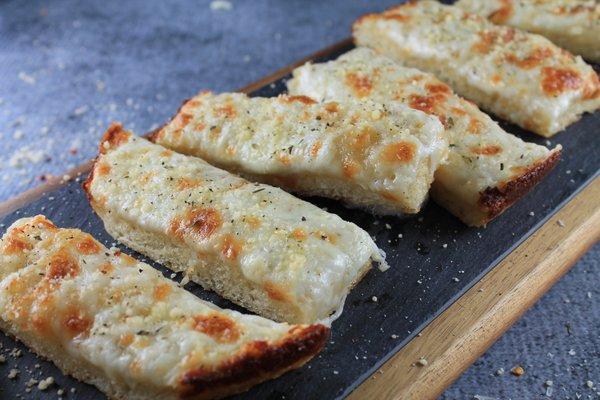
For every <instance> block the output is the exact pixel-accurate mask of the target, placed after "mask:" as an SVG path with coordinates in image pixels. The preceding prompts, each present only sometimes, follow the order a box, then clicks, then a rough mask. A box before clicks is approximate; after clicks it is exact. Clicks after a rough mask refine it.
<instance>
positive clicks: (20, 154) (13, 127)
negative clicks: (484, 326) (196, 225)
mask: <svg viewBox="0 0 600 400" xmlns="http://www.w3.org/2000/svg"><path fill="white" fill-rule="evenodd" d="M393 3H394V0H384V1H378V2H374V1H373V2H371V1H365V0H360V1H359V0H336V1H328V2H323V1H316V0H315V1H304V0H302V1H301V0H293V1H283V0H282V1H275V0H270V1H269V0H254V1H232V2H223V1H213V2H211V1H203V0H196V1H182V0H179V1H168V2H166V1H147V0H145V1H144V0H135V1H77V0H52V1H49V0H48V1H45V2H39V1H28V2H24V1H17V0H13V1H7V0H4V1H0V143H2V151H1V152H0V201H2V200H6V199H8V198H10V197H11V196H14V195H16V194H18V193H19V192H22V191H23V190H25V189H28V188H31V187H33V186H35V185H37V184H39V183H40V182H41V181H43V180H44V179H45V178H46V177H47V175H48V174H53V175H61V174H62V173H64V171H66V170H67V169H68V168H69V167H73V166H75V165H78V164H80V163H82V162H83V161H85V160H87V159H89V158H91V157H92V156H94V154H95V152H96V147H97V144H98V141H99V138H100V135H101V133H102V132H103V130H104V129H105V128H106V127H107V125H108V123H109V122H110V121H113V120H117V121H122V122H123V123H124V124H125V126H126V127H127V128H130V129H133V130H135V131H136V132H146V131H148V130H150V129H151V128H153V127H155V126H157V125H158V124H160V123H163V122H164V121H166V120H167V119H168V118H169V117H170V116H171V115H172V114H173V113H174V112H175V110H176V109H177V108H178V107H179V105H180V103H181V102H182V100H183V99H185V98H188V97H190V96H192V95H193V94H195V93H196V92H198V91H200V90H202V89H212V90H215V91H226V90H235V89H237V88H240V87H242V86H244V85H245V84H247V83H250V82H252V81H255V80H257V79H259V78H261V77H263V76H265V75H267V74H269V73H271V72H273V71H275V70H276V69H278V68H280V67H283V66H285V65H287V64H289V63H291V62H293V61H296V60H298V59H299V58H301V57H304V56H306V55H308V54H310V53H312V52H314V51H316V50H318V49H321V48H323V47H324V46H326V45H329V44H331V43H334V42H336V41H338V40H340V39H343V38H345V37H348V36H349V35H350V26H351V23H352V21H353V20H354V19H355V18H357V17H358V16H360V15H361V14H364V13H367V12H372V11H380V10H382V9H384V8H386V7H388V6H390V5H392V4H393ZM599 259H600V246H596V247H595V248H594V249H593V250H592V251H590V252H589V253H588V254H587V255H586V256H585V257H584V258H583V259H582V260H581V261H580V262H579V263H578V264H577V266H576V267H575V268H574V269H573V270H572V271H571V272H570V273H569V274H568V275H567V276H566V277H565V278H564V279H562V280H561V281H560V282H559V283H558V284H557V285H556V286H555V287H554V288H553V289H552V290H551V291H550V292H549V293H548V294H547V295H546V296H545V297H544V298H543V299H542V300H541V301H540V302H539V303H537V304H536V305H535V307H534V308H533V309H532V310H531V311H529V312H528V313H527V314H526V315H525V317H524V318H523V319H522V320H521V321H519V322H518V323H517V324H516V325H515V326H514V327H513V328H512V329H510V331H508V333H507V334H505V335H504V336H503V337H502V338H501V339H500V340H499V341H498V342H497V343H496V344H495V345H494V346H493V347H492V348H491V349H490V350H489V351H488V352H487V353H486V354H485V355H484V356H483V357H481V358H480V359H479V360H478V361H477V362H476V363H475V365H473V366H472V367H471V368H469V370H468V371H467V372H466V373H465V374H464V375H463V376H462V377H461V378H460V379H459V380H458V381H457V382H456V383H455V384H453V385H452V386H451V387H450V388H449V389H448V390H447V391H446V393H445V394H444V395H443V398H444V399H448V400H449V399H470V398H481V399H487V398H493V399H537V398H555V399H578V398H584V399H587V398H594V399H596V398H600V394H599V393H598V392H599V391H600V340H599V335H600V302H599V299H600V289H599V288H600V286H599V285H598V272H599V271H598V264H599V262H598V260H599ZM516 365H521V366H522V367H523V368H524V369H525V373H524V375H522V376H521V377H515V376H513V375H512V374H511V373H510V372H509V371H510V369H511V368H513V367H515V366H516ZM502 371H504V373H502ZM32 393H34V392H32Z"/></svg>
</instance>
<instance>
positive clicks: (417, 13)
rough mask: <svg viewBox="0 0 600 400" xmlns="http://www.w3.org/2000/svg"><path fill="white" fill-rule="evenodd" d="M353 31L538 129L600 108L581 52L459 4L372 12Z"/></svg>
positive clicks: (552, 129) (599, 91)
mask: <svg viewBox="0 0 600 400" xmlns="http://www.w3.org/2000/svg"><path fill="white" fill-rule="evenodd" d="M354 37H355V39H356V42H357V43H358V44H359V45H363V46H368V47H372V48H374V49H376V50H377V51H379V52H381V53H385V54H388V55H390V56H392V57H393V58H394V59H396V60H398V61H399V62H400V63H402V64H404V65H407V66H409V67H416V68H419V69H421V70H424V71H427V72H431V73H434V74H435V75H436V76H437V77H439V78H440V79H442V80H443V81H445V82H447V83H449V84H450V85H451V86H452V87H453V88H454V89H455V90H456V92H457V93H458V94H460V95H462V96H464V97H466V98H467V99H470V100H473V101H474V102H476V103H477V104H479V105H480V106H481V107H482V108H484V109H487V110H489V111H491V112H493V113H495V114H497V115H499V116H501V117H502V118H505V119H507V120H509V121H511V122H514V123H516V124H518V125H520V126H522V127H524V128H525V129H529V130H532V131H534V132H536V133H538V134H540V135H544V136H551V135H553V134H555V133H556V132H558V131H560V130H562V129H564V128H565V127H566V126H567V125H568V124H570V123H571V122H573V121H575V120H577V119H578V118H579V116H580V115H581V114H582V113H583V112H585V111H593V110H595V109H597V108H598V107H600V81H599V80H598V76H597V75H596V73H595V72H594V70H593V69H592V68H591V67H590V66H589V65H587V64H586V63H585V62H584V61H583V60H582V59H581V58H580V57H574V56H572V55H571V54H570V53H568V52H566V51H564V50H562V49H560V48H558V47H556V46H555V45H554V44H552V43H551V42H550V41H549V40H547V39H545V38H543V37H542V36H538V35H534V34H529V33H525V32H523V31H520V30H517V29H515V28H512V27H505V26H498V25H494V24H493V23H491V22H490V21H488V20H487V19H485V18H484V17H481V16H479V15H475V14H469V13H467V12H465V11H464V10H462V9H460V8H458V7H453V6H445V5H442V4H440V3H438V2H435V1H429V0H425V1H419V2H414V3H409V4H406V5H403V6H399V7H396V8H393V9H391V10H389V11H386V12H385V13H383V14H378V15H367V16H364V17H362V18H361V19H359V20H358V21H357V22H356V23H355V25H354Z"/></svg>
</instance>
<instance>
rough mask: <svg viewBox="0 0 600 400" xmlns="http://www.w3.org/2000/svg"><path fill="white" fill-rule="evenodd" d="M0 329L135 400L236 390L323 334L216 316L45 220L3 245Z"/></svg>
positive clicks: (142, 267) (296, 359) (26, 222)
mask: <svg viewBox="0 0 600 400" xmlns="http://www.w3.org/2000/svg"><path fill="white" fill-rule="evenodd" d="M0 327H1V328H2V329H3V330H5V331H6V332H7V333H10V334H13V335H15V336H16V337H17V338H19V339H20V340H22V341H23V342H24V343H26V344H27V345H28V346H30V347H31V348H32V349H33V350H34V351H35V352H36V353H38V354H40V355H42V356H44V357H46V358H49V359H50V360H52V361H53V362H54V363H56V364H57V365H58V367H59V368H61V370H62V371H63V372H65V373H68V374H71V375H73V376H75V377H76V378H78V379H80V380H83V381H85V382H87V383H90V384H93V385H96V386H97V387H98V388H99V389H100V390H102V391H103V392H105V393H106V394H107V395H108V396H109V397H111V398H115V399H138V400H140V399H158V398H160V399H179V398H182V397H186V398H188V397H189V398H194V399H204V398H214V397H222V396H224V395H227V394H232V393H236V392H240V391H243V390H245V389H247V388H248V387H249V386H251V385H253V384H256V383H258V382H260V381H263V380H265V379H269V378H273V377H276V376H278V375H280V374H282V373H283V372H285V371H286V370H289V369H291V368H296V367H298V366H300V365H302V364H303V363H304V362H306V361H307V360H308V359H310V358H311V357H312V356H313V355H314V354H316V353H317V352H318V351H319V350H320V349H321V348H322V346H323V345H324V342H325V341H326V339H327V337H328V333H329V329H328V328H326V327H325V326H323V325H310V326H309V325H288V324H285V323H276V322H273V321H269V320H267V319H264V318H262V317H257V316H252V315H243V314H240V313H238V312H236V311H231V310H223V309H220V308H218V307H216V306H214V305H212V304H210V303H208V302H205V301H202V300H200V299H198V298H197V297H195V296H193V295H192V294H191V293H189V292H187V291H186V290H184V289H182V288H181V287H179V286H178V285H176V284H175V283H174V282H172V281H170V280H169V279H166V278H164V277H163V276H162V274H161V273H160V272H158V271H157V270H155V269H153V268H152V267H150V266H149V265H147V264H144V263H141V262H138V261H136V260H135V259H133V258H131V257H129V256H127V255H125V254H122V253H121V252H120V251H118V250H117V249H111V250H108V249H106V248H105V247H104V246H103V245H102V244H100V243H99V242H97V241H96V240H94V239H93V238H92V237H91V236H90V235H88V234H86V233H83V232H81V231H79V230H76V229H59V228H56V227H55V226H54V225H53V224H52V223H51V222H50V221H49V220H47V219H46V218H45V217H43V216H36V217H34V218H24V219H21V220H19V221H17V222H15V223H14V224H13V225H12V226H11V227H10V228H9V229H8V232H7V233H6V234H5V235H4V237H3V238H2V240H0Z"/></svg>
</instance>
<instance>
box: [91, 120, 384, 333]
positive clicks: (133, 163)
mask: <svg viewBox="0 0 600 400" xmlns="http://www.w3.org/2000/svg"><path fill="white" fill-rule="evenodd" d="M120 135H122V136H121V139H117V140H118V141H119V142H118V144H115V145H114V146H113V144H108V142H105V144H108V149H107V150H106V151H105V154H102V155H101V156H100V157H99V158H98V160H97V162H96V166H95V169H94V173H93V178H92V180H91V182H90V184H89V188H88V192H89V194H90V196H91V197H92V205H93V207H94V208H95V209H96V210H97V211H98V213H99V214H100V215H101V216H102V217H103V219H104V220H105V223H106V221H110V220H111V219H114V218H118V219H120V220H122V221H125V222H126V223H128V224H130V225H132V226H135V227H137V229H138V230H139V231H141V232H144V233H146V234H151V235H156V237H157V240H156V243H154V242H153V243H140V242H139V241H137V239H135V238H134V239H132V238H127V237H125V238H124V240H125V241H126V243H127V244H128V245H130V246H134V248H136V250H138V251H141V252H145V253H148V255H149V256H154V257H156V256H155V254H157V253H158V252H160V251H161V249H162V248H163V247H164V249H165V253H164V254H166V255H164V256H162V255H161V256H158V257H160V258H161V259H159V260H158V261H164V262H167V263H168V264H169V265H170V266H171V267H173V268H174V269H178V270H188V271H189V272H190V277H191V278H192V279H194V278H198V279H200V281H199V283H201V284H203V285H205V286H207V287H209V288H211V289H213V290H216V291H217V292H219V293H221V294H222V295H224V296H225V297H228V298H230V299H231V300H232V301H240V299H244V298H245V300H244V301H242V304H243V305H244V306H246V307H250V308H251V309H252V310H253V311H255V312H257V313H262V314H263V315H264V314H268V315H270V316H273V315H271V314H269V313H268V312H267V311H266V310H265V305H264V304H262V302H263V301H264V302H268V303H269V304H272V305H273V307H277V305H282V306H286V305H287V306H290V307H292V308H293V309H294V310H296V311H295V313H294V315H291V316H289V320H293V321H311V322H312V321H315V320H318V319H322V318H326V317H328V316H329V314H331V313H332V312H334V311H335V310H336V309H337V308H339V307H340V306H341V302H342V301H343V299H344V296H345V295H346V294H347V293H348V291H349V290H350V287H351V286H352V285H353V284H355V283H356V282H358V281H359V280H360V278H361V277H362V275H363V274H364V273H365V272H366V271H367V269H368V267H369V265H370V263H371V259H376V260H380V255H379V250H378V248H377V246H376V245H375V243H374V242H373V240H372V239H371V237H370V236H369V234H368V233H366V232H365V231H363V230H362V229H360V228H359V227H357V226H356V225H354V224H352V223H349V222H345V221H343V220H342V219H341V218H339V217H338V216H336V215H334V214H330V213H327V212H325V211H323V210H321V209H320V208H318V207H316V206H314V205H312V204H310V203H308V202H305V201H302V200H300V199H298V198H296V197H294V196H292V195H290V194H288V193H286V192H284V191H283V190H281V189H278V188H274V187H271V186H267V185H262V184H252V183H250V182H248V181H246V180H244V179H242V178H239V177H237V176H235V175H232V174H230V173H228V172H226V171H223V170H220V169H218V168H215V167H213V166H211V165H209V164H207V163H206V162H204V161H203V160H201V159H199V158H195V157H189V156H184V155H181V154H178V153H174V152H172V151H170V150H167V149H165V148H164V147H162V146H159V145H156V144H152V143H150V142H148V141H147V140H145V139H141V138H138V137H135V136H133V135H131V134H129V133H126V132H124V131H123V132H120ZM106 224H107V225H110V224H109V223H106ZM109 231H110V229H109ZM160 238H164V239H167V240H168V241H167V242H166V243H162V239H160ZM119 239H120V240H123V238H119ZM181 251H184V253H181V255H180V256H178V252H181ZM149 252H150V253H151V254H150V253H149ZM186 257H189V258H186ZM211 264H214V265H219V266H220V268H226V269H227V270H226V271H223V272H227V273H231V276H233V277H234V279H235V281H228V282H221V281H218V280H219V279H220V278H221V276H220V275H219V274H221V272H219V269H218V268H215V267H214V266H213V265H211ZM232 279H233V278H232ZM215 280H216V281H218V282H219V283H218V284H213V283H212V282H215ZM244 288H252V290H256V291H257V293H258V294H259V295H261V296H262V299H261V300H260V301H259V300H257V299H252V300H250V299H249V297H252V296H250V294H249V293H246V292H244V290H246V289H244ZM240 291H242V292H240ZM238 295H239V296H240V297H238ZM249 302H250V303H249ZM278 318H282V317H281V316H279V317H278Z"/></svg>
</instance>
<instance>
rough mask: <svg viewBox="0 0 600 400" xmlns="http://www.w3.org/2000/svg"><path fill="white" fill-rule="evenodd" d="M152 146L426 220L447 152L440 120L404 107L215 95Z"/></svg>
mask: <svg viewBox="0 0 600 400" xmlns="http://www.w3.org/2000/svg"><path fill="white" fill-rule="evenodd" d="M152 140H153V141H154V142H156V143H158V144H161V145H163V146H165V147H168V148H170V149H172V150H175V151H177V152H180V153H184V154H189V155H194V156H197V157H201V158H203V159H204V160H206V161H208V162H209V163H211V164H213V165H216V166H218V167H219V168H223V169H226V170H228V171H230V172H235V173H239V174H241V175H243V176H245V177H247V178H248V179H250V180H254V181H258V182H263V183H268V184H272V185H275V186H281V187H284V188H286V189H288V190H291V191H294V192H297V193H302V194H307V195H318V196H324V197H330V198H334V199H339V200H342V201H344V202H345V203H347V204H349V205H351V206H357V207H361V208H366V209H368V210H370V211H372V212H375V213H378V214H399V213H411V214H413V213H416V212H418V211H419V210H420V208H421V205H422V204H423V202H424V201H425V199H426V198H427V193H428V191H429V187H430V185H431V182H432V181H433V174H434V172H435V170H436V169H437V167H438V165H440V163H442V162H443V161H444V159H445V157H446V153H447V145H448V142H447V140H446V138H445V137H444V130H443V127H442V126H441V124H440V123H439V121H437V120H436V119H435V118H432V117H430V116H428V115H426V114H425V113H422V112H420V111H416V110H412V109H410V108H409V107H406V106H404V105H402V104H397V105H393V106H391V107H388V108H387V109H385V108H383V107H381V105H378V104H370V103H368V102H365V103H363V104H360V105H353V104H344V105H341V104H338V103H335V102H332V103H327V104H316V103H315V102H314V101H313V100H312V99H309V98H307V97H305V96H296V97H294V96H279V97H274V98H256V97H255V98H250V97H248V96H246V95H245V94H241V93H224V94H220V95H213V94H211V93H208V92H204V93H201V94H199V95H198V96H196V97H194V98H193V99H191V100H189V101H187V102H186V103H185V104H184V105H183V106H182V108H181V109H180V110H179V113H178V114H177V116H176V117H175V118H174V119H173V120H172V121H171V122H170V123H168V124H167V125H166V126H164V127H163V128H162V129H161V130H160V131H158V132H157V133H156V134H155V135H154V136H153V138H152Z"/></svg>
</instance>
